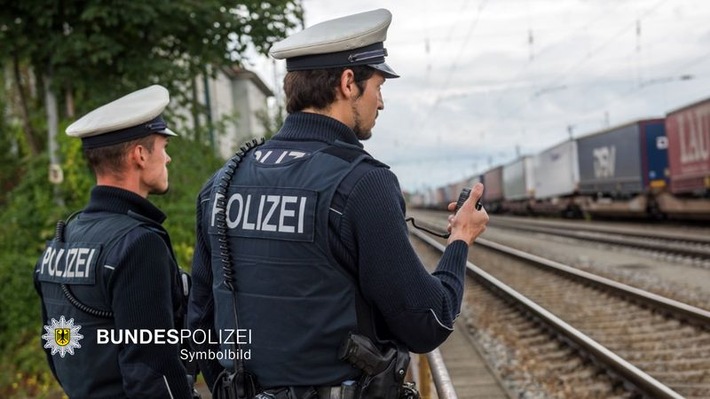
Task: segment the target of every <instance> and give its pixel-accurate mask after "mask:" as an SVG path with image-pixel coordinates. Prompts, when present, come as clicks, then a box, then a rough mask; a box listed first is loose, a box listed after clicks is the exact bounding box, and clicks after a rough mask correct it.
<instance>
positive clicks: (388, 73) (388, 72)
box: [367, 62, 399, 79]
mask: <svg viewBox="0 0 710 399" xmlns="http://www.w3.org/2000/svg"><path fill="white" fill-rule="evenodd" d="M367 66H369V67H370V68H375V69H377V70H378V71H380V72H382V74H383V75H384V76H385V78H387V79H394V78H398V77H399V75H397V73H396V72H395V71H394V70H393V69H392V68H390V66H389V65H387V64H386V63H384V62H383V63H381V64H368V65H367Z"/></svg>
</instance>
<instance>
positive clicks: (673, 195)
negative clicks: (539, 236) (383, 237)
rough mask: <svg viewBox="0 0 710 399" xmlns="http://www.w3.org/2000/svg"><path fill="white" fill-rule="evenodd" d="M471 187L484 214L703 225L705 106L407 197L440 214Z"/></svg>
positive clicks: (707, 216)
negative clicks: (478, 191)
mask: <svg viewBox="0 0 710 399" xmlns="http://www.w3.org/2000/svg"><path fill="white" fill-rule="evenodd" d="M477 181H480V182H482V183H483V184H484V185H485V191H484V194H483V202H484V204H485V206H486V209H487V211H488V212H489V213H510V214H519V215H559V216H563V217H595V216H597V217H641V218H653V219H665V218H672V219H690V220H692V219H699V220H710V98H707V99H705V100H702V101H699V102H696V103H693V104H689V105H686V106H684V107H682V108H679V109H676V110H673V111H670V112H668V113H667V114H666V116H665V117H664V118H654V119H643V120H637V121H634V122H631V123H627V124H624V125H619V126H615V127H612V128H608V129H604V130H602V131H599V132H594V133H591V134H587V135H585V136H582V137H578V138H572V139H569V140H566V141H564V142H562V143H559V144H557V145H555V146H553V147H551V148H548V149H545V150H543V151H541V152H539V153H537V154H535V155H530V156H523V157H520V158H518V159H516V160H515V161H513V162H510V163H508V164H505V165H498V166H495V167H493V168H491V169H489V170H487V171H485V172H484V173H482V174H480V175H475V176H471V177H470V178H468V179H465V180H463V181H459V182H456V183H452V184H449V185H446V186H442V187H438V188H434V189H430V190H425V191H421V192H417V193H414V194H412V195H411V196H410V197H409V200H410V205H411V206H413V207H424V208H438V209H445V208H446V205H447V204H448V203H449V202H451V201H452V199H453V200H455V199H456V198H457V197H458V193H459V192H460V191H461V189H462V188H464V187H471V186H472V185H473V184H474V183H475V182H477Z"/></svg>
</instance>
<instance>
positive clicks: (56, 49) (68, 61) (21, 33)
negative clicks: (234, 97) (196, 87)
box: [0, 0, 303, 113]
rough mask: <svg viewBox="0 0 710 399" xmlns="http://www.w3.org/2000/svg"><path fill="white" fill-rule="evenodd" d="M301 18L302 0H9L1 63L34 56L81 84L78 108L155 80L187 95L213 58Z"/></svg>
mask: <svg viewBox="0 0 710 399" xmlns="http://www.w3.org/2000/svg"><path fill="white" fill-rule="evenodd" d="M302 20H303V11H302V7H301V4H300V0H252V1H226V0H202V1H192V0H151V1H145V0H143V1H120V2H118V3H117V2H115V1H108V0H103V1H93V0H92V1H90V0H76V1H70V2H66V1H65V2H47V1H45V0H23V1H5V0H3V1H0V63H2V64H4V63H5V62H7V61H8V60H9V59H10V58H12V57H17V58H19V59H20V60H27V61H28V62H29V63H30V64H31V65H32V67H33V70H34V71H35V74H36V75H37V76H38V77H42V76H52V77H53V82H54V87H55V88H60V89H62V90H71V91H74V92H76V95H77V104H78V105H79V107H80V109H78V110H77V111H79V113H83V112H85V111H87V110H89V109H93V108H94V107H95V106H96V105H98V104H101V103H104V102H106V100H108V99H112V98H116V97H118V95H119V94H123V93H126V92H129V91H131V90H134V89H137V88H139V87H144V86H147V85H148V84H151V83H162V84H163V85H165V86H167V87H168V89H169V90H170V92H171V94H172V95H173V96H174V97H176V98H178V99H183V100H185V101H187V99H188V98H189V95H188V93H187V90H188V89H187V85H185V84H184V82H189V81H190V80H191V79H192V77H194V76H197V75H199V74H201V73H203V72H204V71H205V70H206V66H207V65H216V66H220V65H232V64H234V63H241V61H242V60H243V59H244V58H245V57H244V54H245V52H246V50H247V49H253V50H255V51H256V52H257V53H261V54H265V53H266V51H267V50H268V49H269V48H270V47H271V45H272V44H273V43H274V42H276V41H278V40H280V39H281V38H283V37H285V35H286V33H287V31H288V30H290V29H293V28H295V27H296V26H297V25H298V24H300V23H301V21H302ZM214 70H216V68H215V69H214ZM40 87H41V86H40ZM185 103H187V102H185Z"/></svg>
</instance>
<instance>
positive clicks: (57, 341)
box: [35, 85, 192, 398]
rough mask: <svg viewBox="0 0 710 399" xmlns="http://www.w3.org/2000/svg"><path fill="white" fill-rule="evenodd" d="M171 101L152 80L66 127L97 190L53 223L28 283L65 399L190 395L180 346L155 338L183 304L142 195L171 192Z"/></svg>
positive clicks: (174, 269)
mask: <svg viewBox="0 0 710 399" xmlns="http://www.w3.org/2000/svg"><path fill="white" fill-rule="evenodd" d="M168 103H169V95H168V91H167V90H166V89H165V88H164V87H162V86H159V85H154V86H150V87H147V88H144V89H142V90H138V91H136V92H133V93H131V94H128V95H126V96H124V97H121V98H119V99H117V100H115V101H113V102H111V103H109V104H106V105H104V106H102V107H100V108H98V109H96V110H94V111H92V112H90V113H88V114H87V115H85V116H84V117H82V118H81V119H79V120H77V121H76V122H74V123H73V124H72V125H70V126H69V127H68V128H67V130H66V132H67V134H68V135H69V136H71V137H78V138H81V140H82V145H83V150H84V154H85V156H86V158H87V160H88V164H89V166H90V167H91V169H92V170H93V172H94V173H95V175H96V186H95V187H94V188H93V189H92V190H91V196H90V199H89V203H88V205H87V206H86V208H84V209H83V210H82V211H81V212H80V213H78V214H76V215H73V216H72V217H70V220H68V221H67V222H66V225H65V226H64V225H63V224H62V223H61V222H60V223H59V224H58V226H57V234H56V237H55V239H54V240H53V241H51V242H49V243H48V246H47V249H46V250H45V252H44V253H43V255H42V257H41V258H40V259H39V261H38V262H37V265H36V268H35V287H36V289H37V292H38V293H39V295H40V297H41V303H42V320H43V321H44V324H45V327H44V330H45V331H44V332H46V334H45V335H44V336H43V344H44V348H45V351H46V353H47V360H48V361H49V366H50V368H51V369H52V373H53V374H54V376H55V378H56V379H57V381H59V383H60V384H61V386H62V388H63V389H64V391H65V392H66V394H67V395H68V396H69V397H70V398H190V397H192V396H191V392H190V388H189V386H188V380H187V373H186V371H185V367H184V366H183V365H182V363H181V360H180V358H179V352H178V351H179V348H178V345H177V344H176V343H174V342H173V343H172V344H170V343H167V342H165V341H167V340H166V338H165V336H163V337H162V338H160V336H158V337H157V338H156V334H155V332H156V331H157V332H158V334H161V333H160V331H166V330H169V329H174V328H176V327H177V326H176V322H179V321H178V319H179V318H180V317H179V316H180V314H181V313H182V312H184V308H185V307H186V301H187V298H186V295H187V293H185V292H184V291H183V284H182V282H181V274H180V271H179V269H178V266H177V262H176V260H175V257H174V254H173V250H172V246H171V244H170V238H169V237H168V233H167V231H166V230H165V229H164V228H163V227H162V226H161V223H162V222H163V221H164V220H165V217H166V216H165V214H163V212H161V211H160V210H159V209H158V208H157V207H155V206H154V205H153V204H152V203H150V202H149V201H148V200H147V197H148V195H149V194H164V193H165V192H167V191H168V169H167V165H168V164H169V163H170V156H169V155H168V153H167V152H166V147H167V146H168V141H169V139H170V137H172V136H176V134H175V133H173V132H172V131H171V130H170V129H168V128H167V126H166V124H165V122H164V121H163V119H162V117H161V113H162V112H163V110H164V109H165V107H166V106H167V105H168ZM183 314H184V313H183ZM136 334H143V335H142V340H141V339H140V338H136V337H135V335H136ZM161 341H162V342H161ZM173 341H174V340H173Z"/></svg>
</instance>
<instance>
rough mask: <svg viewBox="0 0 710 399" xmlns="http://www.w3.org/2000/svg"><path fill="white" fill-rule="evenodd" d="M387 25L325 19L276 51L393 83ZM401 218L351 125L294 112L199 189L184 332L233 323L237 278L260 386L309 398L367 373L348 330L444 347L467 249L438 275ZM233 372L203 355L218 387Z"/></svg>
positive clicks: (292, 66) (396, 200) (387, 181)
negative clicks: (347, 347) (310, 391)
mask: <svg viewBox="0 0 710 399" xmlns="http://www.w3.org/2000/svg"><path fill="white" fill-rule="evenodd" d="M390 21H391V15H390V13H389V12H388V11H386V10H375V11H371V12H367V13H362V14H356V15H354V16H349V17H345V18H341V19H338V20H332V21H327V22H324V23H322V24H319V25H315V26H313V27H310V28H308V29H306V30H304V31H302V32H299V33H298V34H296V35H293V36H291V37H289V38H288V39H285V40H284V41H283V42H280V43H277V44H276V45H274V47H273V48H272V50H271V54H272V55H274V56H275V57H277V58H286V59H287V68H288V70H289V71H292V70H301V69H316V68H330V67H340V66H347V65H368V66H370V67H373V68H375V69H377V70H379V71H380V72H381V73H382V74H383V75H384V76H385V77H389V78H393V77H397V74H396V73H395V72H394V71H393V70H392V69H391V68H390V67H389V66H388V65H387V64H385V63H384V57H385V55H386V50H385V49H384V47H383V43H382V42H383V41H384V39H385V36H386V30H387V27H388V26H389V24H390ZM236 161H238V164H236ZM235 164H236V167H235ZM225 182H228V183H227V184H225ZM220 199H222V200H224V202H223V204H224V206H219V205H218V201H219V200H220ZM404 212H405V203H404V200H403V197H402V194H401V190H400V188H399V183H398V181H397V178H396V177H395V175H394V174H393V173H392V172H391V171H390V170H389V168H388V167H387V166H386V165H384V164H383V163H381V162H379V161H377V160H375V159H374V158H373V157H371V156H370V155H369V154H368V153H367V152H366V151H365V150H364V149H363V146H362V144H361V143H360V141H359V140H358V138H357V137H356V135H355V133H354V132H353V130H351V129H350V128H349V127H348V126H346V125H345V124H343V123H341V122H340V121H338V120H336V119H333V118H330V117H328V116H325V115H320V114H315V113H308V112H295V113H292V114H290V115H288V116H287V118H286V120H285V122H284V125H283V127H282V128H281V129H280V131H279V132H278V133H277V134H276V135H275V136H274V137H273V138H272V139H271V140H269V141H268V142H266V143H265V144H263V145H261V146H258V147H257V148H256V149H254V150H252V151H249V152H247V153H246V155H245V156H242V157H239V159H233V160H232V161H230V162H229V163H228V164H227V165H226V166H225V167H223V168H222V169H220V170H219V171H218V172H217V173H216V174H215V175H214V176H213V177H212V178H211V179H210V180H209V181H208V182H207V184H206V185H205V186H204V188H203V190H202V191H201V193H200V195H199V197H198V203H197V242H196V247H195V255H194V258H193V269H192V273H193V279H194V280H193V282H194V285H193V291H192V293H191V297H190V304H189V308H188V323H189V327H190V328H191V329H205V330H212V331H215V332H216V331H219V330H226V329H230V328H234V327H235V324H234V316H233V311H232V306H233V303H234V301H233V299H232V295H233V293H232V292H231V291H230V290H229V289H227V288H226V284H225V281H226V279H228V278H233V280H234V282H235V290H234V291H235V292H236V304H237V308H238V309H237V310H238V311H237V318H238V327H239V328H240V329H241V328H243V329H249V330H250V331H251V340H250V342H248V343H247V345H244V346H242V349H247V348H248V349H249V350H250V358H249V359H247V360H245V366H246V369H247V370H248V371H249V372H251V373H253V374H254V375H256V377H257V378H258V381H259V383H260V384H261V385H262V387H265V388H274V389H276V388H279V387H296V388H297V389H298V390H299V391H300V392H304V391H305V389H304V388H307V387H314V388H315V390H316V391H318V392H328V390H327V389H326V390H324V389H323V388H324V387H325V388H327V387H339V386H341V384H342V383H343V382H347V381H353V380H357V379H358V378H359V377H360V376H361V374H362V371H361V370H359V369H357V368H355V367H353V366H352V365H350V364H349V363H347V362H345V361H343V360H341V359H340V358H339V353H338V352H339V348H340V346H341V345H342V344H343V342H344V341H345V339H346V338H347V336H348V334H349V333H350V332H357V333H359V334H363V335H365V336H367V337H369V338H370V339H371V340H373V341H376V342H378V343H383V344H384V343H387V342H397V343H400V344H402V345H404V346H406V348H407V349H409V350H411V351H414V352H427V351H430V350H432V349H434V348H436V347H437V346H438V345H439V344H441V343H442V342H443V341H444V340H445V339H446V337H447V336H448V335H449V334H450V332H451V331H452V328H453V321H454V319H455V318H456V316H457V314H458V313H459V309H460V305H461V300H462V295H463V281H464V270H465V267H464V264H465V261H466V257H467V254H468V245H467V244H466V243H465V242H463V241H456V242H453V243H452V244H451V245H449V246H448V248H447V250H446V252H445V253H444V255H443V257H442V260H441V262H440V263H439V265H438V267H437V270H436V271H435V272H434V273H433V275H430V274H429V273H427V272H426V270H425V269H424V267H423V266H422V264H421V262H420V261H419V259H418V257H417V255H416V253H415V252H414V250H413V249H412V247H411V244H410V242H409V239H408V231H407V227H406V225H405V222H404ZM222 216H223V217H224V219H225V222H226V232H223V233H226V237H227V239H228V246H227V248H228V253H227V256H228V257H229V259H230V260H231V265H230V267H229V268H228V270H227V273H226V274H225V270H224V269H223V259H224V255H225V253H224V251H222V250H221V248H224V247H220V245H221V242H220V239H221V238H222V237H223V236H224V234H221V233H220V231H219V230H220V229H219V223H218V221H219V218H220V217H222ZM229 347H230V345H228V344H223V345H221V346H219V345H216V344H212V345H207V344H206V345H204V346H203V347H202V348H201V350H212V351H219V350H224V349H228V348H229ZM232 367H233V362H232V361H230V360H228V359H224V360H222V361H221V363H218V362H217V361H205V362H202V363H200V368H201V369H202V371H203V373H204V375H205V378H206V380H207V382H208V384H210V385H211V384H212V383H213V382H214V381H215V379H216V378H217V374H218V373H219V372H220V371H221V370H222V369H225V368H226V369H227V370H231V369H232ZM323 395H324V394H322V393H321V397H323Z"/></svg>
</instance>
